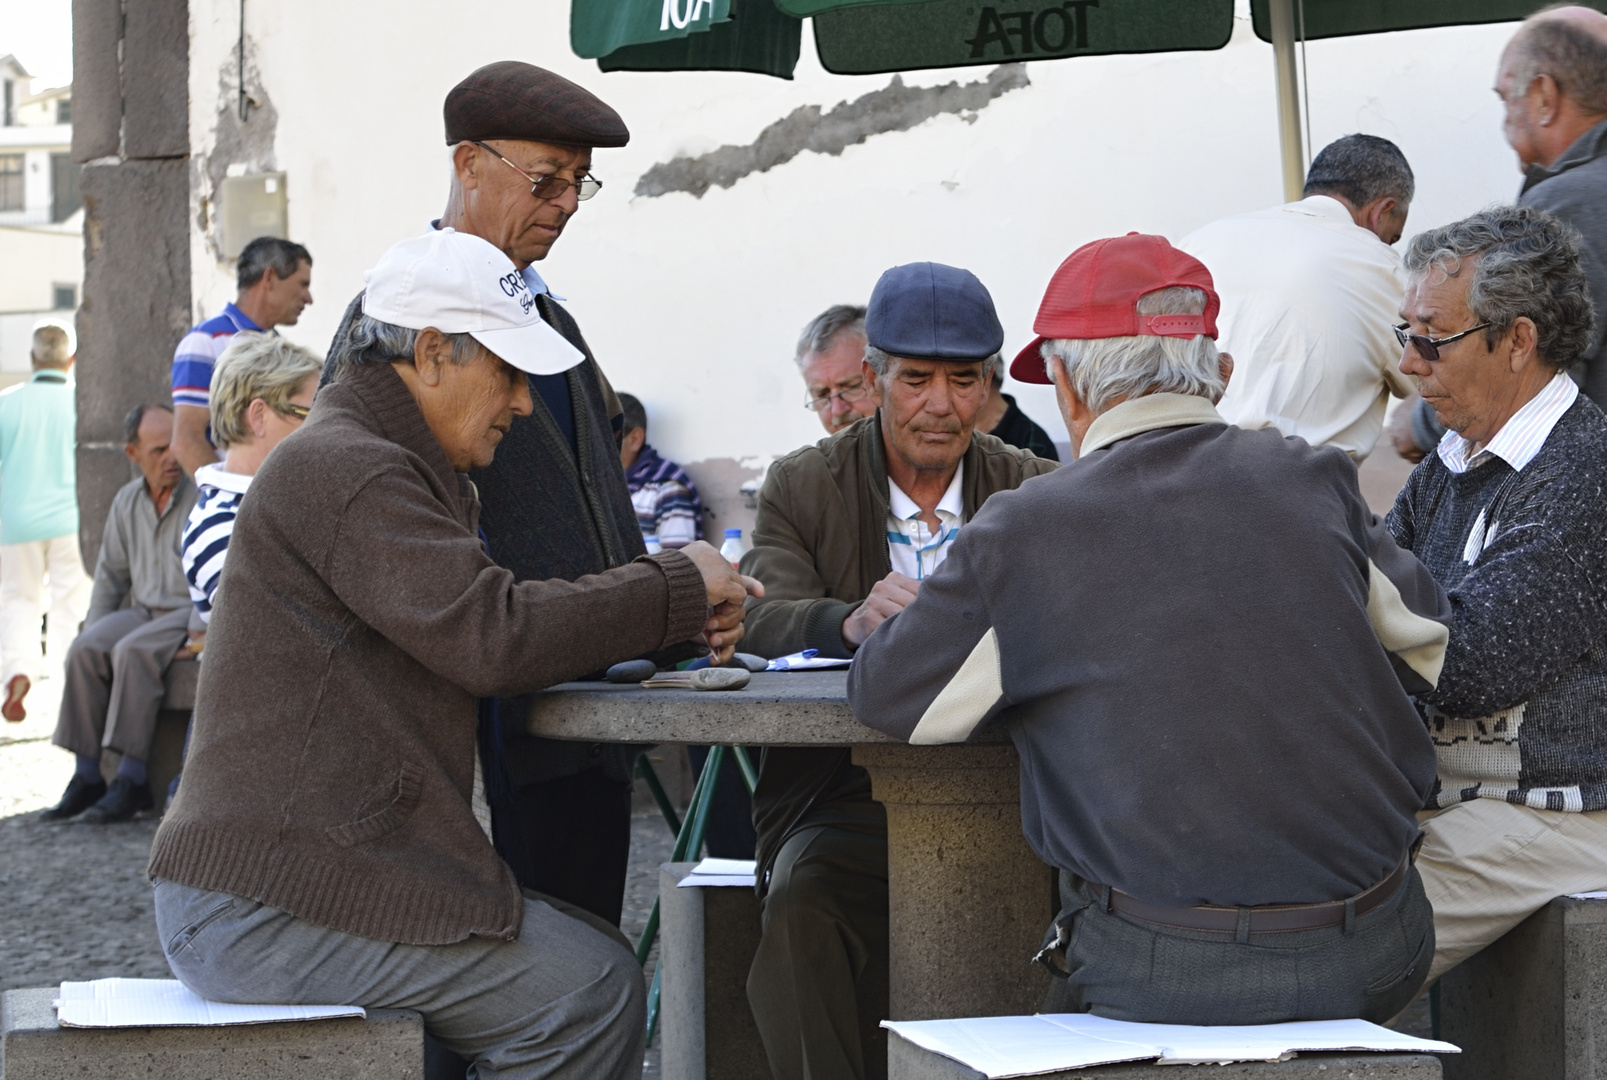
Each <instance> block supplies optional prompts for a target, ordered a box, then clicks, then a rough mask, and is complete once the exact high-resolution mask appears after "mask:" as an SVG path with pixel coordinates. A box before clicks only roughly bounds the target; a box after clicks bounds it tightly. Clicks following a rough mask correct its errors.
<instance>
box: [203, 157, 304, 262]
mask: <svg viewBox="0 0 1607 1080" xmlns="http://www.w3.org/2000/svg"><path fill="white" fill-rule="evenodd" d="M218 234H219V235H218V239H219V241H220V242H221V244H222V246H223V256H224V258H227V259H235V258H239V256H240V251H241V249H243V248H244V247H245V246H246V245H247V244H249V243H250V242H251V241H253V240H255V239H256V238H257V237H259V236H276V237H278V238H280V239H281V240H283V239H287V238H288V237H289V235H290V219H289V212H288V210H287V209H286V202H285V174H284V173H282V172H271V173H249V174H247V175H245V176H229V177H225V178H224V180H223V182H222V183H221V184H219V185H218Z"/></svg>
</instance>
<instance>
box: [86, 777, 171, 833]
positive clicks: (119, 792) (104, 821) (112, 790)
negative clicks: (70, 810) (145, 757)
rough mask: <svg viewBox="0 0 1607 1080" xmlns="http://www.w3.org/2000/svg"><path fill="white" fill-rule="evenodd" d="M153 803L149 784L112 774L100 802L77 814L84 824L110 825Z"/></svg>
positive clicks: (149, 806)
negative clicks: (109, 785)
mask: <svg viewBox="0 0 1607 1080" xmlns="http://www.w3.org/2000/svg"><path fill="white" fill-rule="evenodd" d="M155 805H156V803H155V802H154V801H153V800H152V799H151V785H149V784H136V783H134V781H132V780H130V779H129V778H128V777H126V776H114V777H113V778H112V786H111V787H109V788H107V789H106V794H105V795H104V796H102V797H101V800H100V802H98V803H96V804H95V805H94V806H91V807H90V808H89V809H88V810H85V811H84V812H83V813H82V814H79V815H78V820H79V822H80V823H81V824H84V825H110V824H111V823H112V822H114V821H127V820H128V819H129V818H131V817H133V816H134V815H135V814H137V813H139V812H140V811H141V810H149V809H150V808H151V807H153V806H155Z"/></svg>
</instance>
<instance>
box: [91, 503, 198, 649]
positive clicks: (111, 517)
mask: <svg viewBox="0 0 1607 1080" xmlns="http://www.w3.org/2000/svg"><path fill="white" fill-rule="evenodd" d="M195 494H196V493H195V485H194V484H193V483H191V482H190V478H189V477H187V476H184V475H182V474H181V475H180V476H179V482H178V485H177V486H176V487H174V489H173V493H172V494H171V495H169V496H168V499H167V505H166V506H165V507H163V508H162V510H161V511H160V512H158V511H157V509H156V501H155V500H154V499H152V498H151V492H150V489H149V488H147V487H146V486H145V479H144V478H143V477H139V478H136V479H134V480H130V481H129V482H128V483H126V484H124V485H123V486H122V488H120V489H119V490H118V492H117V494H116V495H114V496H112V506H111V510H110V511H108V513H107V515H106V531H105V532H104V533H103V534H102V536H101V542H100V559H99V560H98V561H97V562H96V564H95V591H94V592H93V593H92V594H91V595H90V599H89V614H88V615H87V616H85V618H84V625H85V626H90V625H92V624H94V623H95V622H96V621H97V620H98V619H100V618H102V617H103V616H106V615H110V614H111V613H112V612H114V611H116V610H117V609H118V608H119V607H121V606H122V603H123V599H124V597H127V598H128V600H129V601H130V602H131V603H132V604H133V605H134V606H136V607H142V608H148V609H150V610H152V611H172V610H174V609H175V608H181V607H188V606H189V603H190V585H189V582H187V581H186V580H185V579H184V564H183V562H182V561H181V560H180V557H179V547H180V544H181V543H182V541H183V539H184V527H185V525H187V524H188V523H189V519H190V508H191V507H193V506H194V505H195Z"/></svg>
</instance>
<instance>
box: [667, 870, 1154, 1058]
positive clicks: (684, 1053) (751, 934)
mask: <svg viewBox="0 0 1607 1080" xmlns="http://www.w3.org/2000/svg"><path fill="white" fill-rule="evenodd" d="M696 865H697V864H696V863H689V862H686V863H665V864H664V865H663V866H662V867H660V868H659V875H658V881H659V925H660V930H659V963H660V964H661V965H663V969H664V979H663V982H662V985H661V992H662V994H663V997H662V1001H663V1005H662V1012H661V1013H660V1016H659V1032H660V1035H659V1037H660V1038H661V1039H662V1040H663V1050H662V1055H663V1056H662V1058H661V1059H660V1060H661V1069H662V1073H663V1078H664V1080H769V1078H770V1065H769V1062H768V1061H767V1060H766V1058H765V1053H764V1045H763V1044H762V1043H761V1042H760V1041H759V1026H758V1025H757V1024H756V1023H755V1022H754V1019H753V1010H752V1009H750V1008H749V1007H748V991H747V985H748V968H749V967H750V966H751V965H752V964H753V954H754V952H755V951H756V950H757V949H758V948H759V899H758V897H756V896H755V895H754V893H753V890H752V889H744V888H741V887H739V886H719V887H714V888H695V889H680V888H677V887H676V885H677V884H678V883H679V882H680V880H681V879H682V878H684V877H686V876H687V875H688V874H690V873H691V872H692V867H694V866H696ZM1170 1080H1179V1078H1177V1077H1172V1078H1170Z"/></svg>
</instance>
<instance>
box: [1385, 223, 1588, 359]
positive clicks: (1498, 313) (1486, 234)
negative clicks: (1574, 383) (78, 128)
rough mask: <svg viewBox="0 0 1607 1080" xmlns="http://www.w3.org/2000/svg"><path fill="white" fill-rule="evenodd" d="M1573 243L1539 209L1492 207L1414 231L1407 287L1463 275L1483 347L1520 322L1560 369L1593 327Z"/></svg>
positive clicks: (1566, 230) (1573, 236)
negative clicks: (1482, 325) (1433, 276)
mask: <svg viewBox="0 0 1607 1080" xmlns="http://www.w3.org/2000/svg"><path fill="white" fill-rule="evenodd" d="M1579 244H1580V239H1579V233H1578V232H1576V231H1575V230H1574V229H1573V228H1572V226H1570V225H1568V224H1567V223H1565V222H1564V221H1562V219H1560V218H1558V217H1556V216H1555V215H1553V214H1550V213H1547V212H1546V211H1544V210H1541V209H1538V208H1536V207H1533V206H1492V207H1490V208H1489V209H1488V210H1481V211H1479V212H1478V213H1477V214H1474V215H1473V216H1472V217H1467V218H1463V219H1462V220H1461V221H1456V222H1452V223H1451V224H1450V225H1445V226H1442V227H1440V228H1438V229H1430V230H1428V231H1427V232H1422V233H1418V234H1417V235H1416V236H1414V237H1412V242H1411V244H1410V245H1409V246H1408V247H1407V249H1406V253H1405V256H1404V262H1405V264H1406V272H1407V274H1409V275H1410V276H1411V278H1412V279H1413V280H1414V281H1415V280H1421V279H1422V278H1424V277H1425V276H1426V275H1427V274H1429V273H1430V272H1431V271H1437V272H1439V273H1442V274H1444V275H1445V276H1446V277H1448V278H1453V277H1459V276H1460V275H1461V274H1462V273H1463V271H1467V272H1468V274H1469V277H1468V294H1467V304H1468V310H1469V311H1471V312H1472V313H1473V318H1474V320H1475V321H1476V322H1487V323H1489V324H1490V326H1489V328H1488V329H1486V330H1485V331H1484V338H1485V342H1486V343H1487V345H1488V346H1489V347H1490V348H1494V347H1495V344H1496V342H1498V341H1500V340H1501V338H1502V337H1504V336H1505V335H1506V333H1507V331H1508V330H1510V329H1512V324H1513V323H1514V322H1516V321H1517V320H1518V319H1519V318H1522V317H1525V316H1527V317H1528V318H1529V319H1532V320H1533V321H1534V325H1535V332H1536V338H1537V342H1536V351H1537V352H1538V353H1539V354H1540V359H1541V360H1543V361H1544V362H1546V363H1547V364H1550V365H1551V366H1552V367H1556V368H1567V367H1570V366H1572V365H1573V364H1574V363H1575V361H1577V360H1578V359H1579V357H1580V356H1581V355H1582V354H1583V353H1584V351H1585V350H1586V349H1587V348H1589V346H1590V342H1591V335H1592V333H1593V331H1594V329H1595V325H1596V314H1595V311H1594V309H1593V308H1592V307H1591V303H1590V282H1589V279H1587V278H1586V277H1585V270H1584V266H1583V265H1582V264H1581V263H1580V260H1579Z"/></svg>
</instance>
